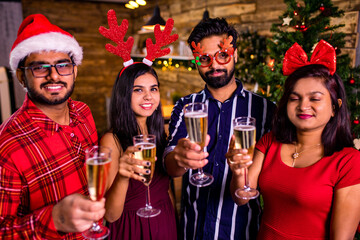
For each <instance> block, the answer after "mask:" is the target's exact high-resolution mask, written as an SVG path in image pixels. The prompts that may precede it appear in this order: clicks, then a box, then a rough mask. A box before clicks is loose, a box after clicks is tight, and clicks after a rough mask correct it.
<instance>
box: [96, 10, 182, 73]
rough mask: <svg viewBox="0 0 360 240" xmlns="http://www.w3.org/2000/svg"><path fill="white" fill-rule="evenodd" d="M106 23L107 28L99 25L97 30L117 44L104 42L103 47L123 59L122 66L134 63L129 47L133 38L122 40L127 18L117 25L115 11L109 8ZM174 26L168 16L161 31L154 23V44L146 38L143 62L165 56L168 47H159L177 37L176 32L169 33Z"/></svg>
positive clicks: (148, 62)
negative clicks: (145, 52)
mask: <svg viewBox="0 0 360 240" xmlns="http://www.w3.org/2000/svg"><path fill="white" fill-rule="evenodd" d="M107 16H108V24H109V29H106V28H105V27H103V26H100V27H99V32H100V33H101V35H103V36H104V37H106V38H108V39H110V40H112V41H113V42H114V43H116V44H117V46H113V45H111V44H109V43H108V44H106V45H105V48H106V50H107V51H109V52H110V53H113V54H115V55H117V56H119V57H121V58H122V59H123V60H124V67H127V66H129V65H131V64H133V63H134V61H133V60H132V59H131V55H130V54H131V49H132V46H133V44H134V38H133V37H129V38H128V39H127V41H126V42H124V37H125V34H126V32H127V30H128V27H129V22H128V20H126V19H124V20H123V21H122V22H121V25H118V22H117V18H116V14H115V11H114V10H113V9H110V10H109V11H108V14H107ZM173 26H174V20H173V19H171V18H169V19H168V20H167V22H166V25H165V29H164V30H163V31H161V30H160V25H159V24H157V25H155V28H154V35H155V40H156V42H155V44H153V43H152V40H151V38H148V39H146V50H147V55H146V57H145V58H144V59H143V63H145V64H146V65H149V66H151V65H152V63H153V62H152V61H154V60H155V59H156V58H159V57H162V56H165V55H167V54H169V53H170V48H165V49H161V48H162V47H164V46H166V45H169V44H170V43H172V42H175V41H176V40H177V39H178V37H179V36H178V35H177V34H173V35H170V34H171V31H172V29H173Z"/></svg>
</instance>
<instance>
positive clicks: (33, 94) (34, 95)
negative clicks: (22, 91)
mask: <svg viewBox="0 0 360 240" xmlns="http://www.w3.org/2000/svg"><path fill="white" fill-rule="evenodd" d="M51 83H53V82H52V81H50V82H46V83H43V84H41V85H40V88H43V87H45V86H46V85H47V84H51ZM25 84H26V89H27V93H28V95H29V98H30V99H31V100H32V101H33V102H37V103H40V104H45V105H58V104H62V103H64V102H66V101H67V100H68V99H69V97H70V96H71V94H72V93H73V91H74V87H75V81H74V82H73V84H72V86H71V88H70V89H69V90H68V91H67V92H66V94H65V96H64V97H62V98H60V97H58V98H53V99H48V98H46V97H45V96H44V95H42V94H41V93H39V92H37V91H36V89H34V88H33V87H31V86H29V84H28V81H26V83H25ZM56 84H62V85H64V87H67V85H68V84H67V83H66V82H62V81H57V82H56Z"/></svg>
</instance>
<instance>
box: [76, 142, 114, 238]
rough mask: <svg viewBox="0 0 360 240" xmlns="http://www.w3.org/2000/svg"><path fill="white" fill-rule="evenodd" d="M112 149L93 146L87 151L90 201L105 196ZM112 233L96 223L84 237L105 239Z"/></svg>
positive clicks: (84, 233)
mask: <svg viewBox="0 0 360 240" xmlns="http://www.w3.org/2000/svg"><path fill="white" fill-rule="evenodd" d="M110 154H111V149H110V148H108V147H103V146H93V147H91V148H88V149H86V150H85V159H86V177H87V180H88V189H89V195H90V199H91V200H93V201H99V200H100V199H101V198H103V196H104V194H105V187H106V179H107V176H108V172H109V168H110V162H111V157H110ZM109 233H110V230H109V229H108V228H107V227H105V226H103V225H99V224H98V223H97V222H94V223H93V225H92V227H91V228H90V229H88V230H86V231H85V232H83V233H82V235H83V236H84V237H85V238H86V239H104V238H106V237H107V236H108V235H109Z"/></svg>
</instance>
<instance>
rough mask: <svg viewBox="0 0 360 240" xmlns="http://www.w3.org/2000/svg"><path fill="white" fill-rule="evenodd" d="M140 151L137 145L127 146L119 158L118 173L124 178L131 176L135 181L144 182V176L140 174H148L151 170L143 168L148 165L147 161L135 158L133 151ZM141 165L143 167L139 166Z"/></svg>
mask: <svg viewBox="0 0 360 240" xmlns="http://www.w3.org/2000/svg"><path fill="white" fill-rule="evenodd" d="M138 151H141V148H140V147H138V146H129V147H128V148H127V149H126V151H125V152H124V154H123V155H122V156H121V157H120V159H119V175H120V176H121V177H124V178H132V179H135V180H137V181H141V182H145V180H146V179H145V177H143V176H142V175H149V174H150V173H151V172H150V170H148V169H145V167H146V166H150V165H151V163H150V162H149V161H144V160H141V159H136V158H135V152H138ZM141 166H143V167H141Z"/></svg>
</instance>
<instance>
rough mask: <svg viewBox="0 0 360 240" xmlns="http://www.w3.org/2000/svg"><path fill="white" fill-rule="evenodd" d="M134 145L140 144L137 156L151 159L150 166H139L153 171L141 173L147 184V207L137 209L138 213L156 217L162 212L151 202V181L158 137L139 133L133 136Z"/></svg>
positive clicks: (147, 159)
mask: <svg viewBox="0 0 360 240" xmlns="http://www.w3.org/2000/svg"><path fill="white" fill-rule="evenodd" d="M133 142H134V146H140V147H141V150H140V151H137V152H135V158H136V159H140V160H143V161H149V162H150V163H151V165H150V166H138V167H140V168H144V169H150V170H151V173H150V174H148V175H146V174H139V175H140V176H142V177H144V178H145V182H144V184H145V186H146V204H145V207H143V208H140V209H138V210H137V211H136V214H137V215H138V216H139V217H145V218H149V217H155V216H157V215H159V214H160V213H161V210H160V209H156V208H153V207H152V206H151V202H150V182H151V180H152V178H153V176H154V172H155V157H156V137H155V135H150V134H149V135H137V136H134V137H133Z"/></svg>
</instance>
